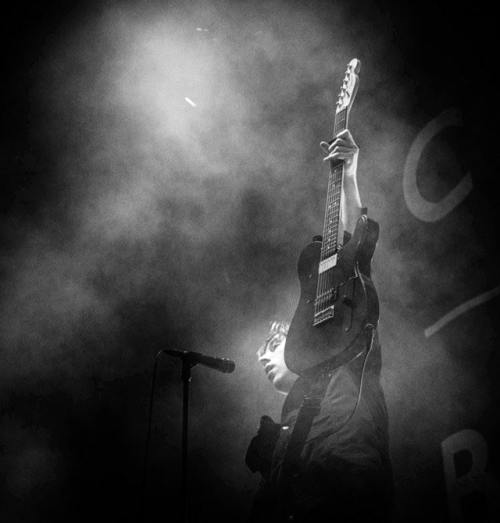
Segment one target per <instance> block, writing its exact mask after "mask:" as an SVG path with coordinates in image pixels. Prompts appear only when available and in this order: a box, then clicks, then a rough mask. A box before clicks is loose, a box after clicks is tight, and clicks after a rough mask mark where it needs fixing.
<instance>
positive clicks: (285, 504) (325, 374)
mask: <svg viewBox="0 0 500 523" xmlns="http://www.w3.org/2000/svg"><path fill="white" fill-rule="evenodd" d="M375 332H376V330H375V327H374V326H373V325H367V326H366V327H365V336H366V338H365V339H366V349H367V352H366V356H365V363H364V364H363V369H362V371H361V378H360V383H359V390H358V398H357V400H356V404H355V406H354V408H353V411H352V412H351V414H350V415H349V417H348V419H347V420H346V421H345V422H344V425H345V423H347V422H348V421H349V420H350V419H351V417H352V416H353V414H354V412H355V411H356V408H357V406H358V404H359V401H360V399H361V387H362V384H363V372H364V367H365V364H366V360H367V359H368V355H369V354H370V351H371V349H372V346H373V342H374V339H375ZM337 367H338V366H337V365H335V368H337ZM332 371H333V369H332V368H330V367H329V365H328V362H326V364H325V365H324V366H323V367H322V368H321V369H320V370H319V371H318V373H317V374H316V375H315V377H314V379H313V380H312V384H311V387H310V390H309V392H308V393H307V394H305V395H304V399H303V400H302V404H301V406H300V408H299V412H298V414H297V420H296V421H295V425H294V427H293V430H292V434H291V435H290V439H289V440H288V444H287V448H286V451H285V455H284V457H283V461H282V464H281V470H280V474H279V478H278V485H279V489H280V490H279V491H280V495H279V499H278V521H288V514H287V510H288V509H289V507H290V506H291V501H292V499H293V491H292V488H291V487H292V481H293V479H294V478H296V477H297V476H298V474H299V471H300V455H301V454H302V450H303V448H304V445H305V442H306V440H307V437H308V435H309V432H310V430H311V427H312V424H313V421H314V418H315V417H316V416H317V415H318V414H319V413H320V410H321V402H322V401H323V399H324V397H325V394H326V391H327V389H328V385H329V384H330V381H331V378H332ZM344 425H342V426H344ZM340 428H341V427H339V429H337V430H340Z"/></svg>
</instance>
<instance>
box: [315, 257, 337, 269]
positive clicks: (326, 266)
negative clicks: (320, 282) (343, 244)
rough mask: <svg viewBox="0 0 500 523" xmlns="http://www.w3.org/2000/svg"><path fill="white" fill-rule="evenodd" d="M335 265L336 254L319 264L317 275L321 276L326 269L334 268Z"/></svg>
mask: <svg viewBox="0 0 500 523" xmlns="http://www.w3.org/2000/svg"><path fill="white" fill-rule="evenodd" d="M336 265H337V254H334V255H332V256H330V257H329V258H327V259H326V260H323V261H320V262H319V269H318V274H321V273H323V272H325V271H327V270H328V269H331V268H332V267H335V266H336Z"/></svg>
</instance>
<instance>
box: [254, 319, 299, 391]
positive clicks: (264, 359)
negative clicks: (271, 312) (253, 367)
mask: <svg viewBox="0 0 500 523" xmlns="http://www.w3.org/2000/svg"><path fill="white" fill-rule="evenodd" d="M288 327H289V324H288V323H282V322H279V321H273V322H272V323H271V329H270V330H269V334H268V336H267V338H266V341H265V343H264V345H262V347H260V348H259V350H258V351H257V356H258V358H259V362H260V363H261V364H262V366H263V367H264V371H265V372H266V375H267V378H268V379H269V381H270V382H271V383H272V384H273V386H274V388H275V389H276V390H277V391H278V392H281V393H283V394H288V392H289V391H290V388H291V387H292V385H293V383H294V381H295V380H296V379H297V375H296V374H294V373H293V372H292V371H290V370H289V369H288V367H287V366H286V364H285V343H286V336H287V334H288Z"/></svg>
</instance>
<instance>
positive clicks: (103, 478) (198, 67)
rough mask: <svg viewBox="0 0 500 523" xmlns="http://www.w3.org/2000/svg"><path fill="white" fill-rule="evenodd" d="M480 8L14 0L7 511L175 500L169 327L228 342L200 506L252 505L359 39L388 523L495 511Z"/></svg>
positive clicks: (6, 150) (25, 514)
mask: <svg viewBox="0 0 500 523" xmlns="http://www.w3.org/2000/svg"><path fill="white" fill-rule="evenodd" d="M473 7H474V6H469V8H467V9H466V8H465V7H461V6H459V5H457V4H456V2H444V1H443V0H437V1H436V0H435V1H433V2H431V1H429V0H421V1H420V2H414V3H409V2H395V1H390V0H378V1H376V0H351V1H349V2H346V1H310V2H296V1H285V0H269V1H260V0H254V1H243V0H240V1H235V0H232V1H229V0H209V1H201V0H200V1H195V0H192V1H184V2H181V1H163V2H160V1H153V0H150V1H146V0H137V1H122V0H116V1H111V0H108V1H87V2H84V1H80V2H77V1H74V0H73V1H68V0H65V1H64V2H62V1H61V2H50V3H49V2H43V1H39V2H36V3H35V4H33V5H31V4H30V3H28V2H27V1H25V0H18V1H17V2H16V3H15V4H14V5H13V6H11V7H9V8H6V12H5V13H4V14H3V16H2V19H1V24H2V30H1V31H0V34H1V35H2V45H1V50H2V66H3V67H2V68H3V71H4V75H3V81H2V93H3V95H2V98H1V100H2V139H1V167H2V191H1V211H2V214H1V219H0V235H1V239H2V243H1V258H0V260H1V262H0V263H1V289H2V291H1V296H0V309H1V316H0V342H1V345H2V351H1V361H0V383H1V394H0V420H1V421H0V423H1V425H0V442H1V446H2V454H1V456H0V467H1V471H2V474H1V477H0V481H1V484H2V488H1V491H2V494H1V497H2V499H1V504H0V507H1V508H0V512H1V518H2V522H6V523H7V522H16V523H18V522H27V523H31V522H37V523H38V522H45V521H50V522H55V521H64V522H68V521H71V522H80V521H81V522H88V521H118V520H119V521H123V522H126V521H176V518H177V517H178V510H179V496H180V484H181V479H180V478H181V476H180V471H181V429H182V426H181V420H182V382H181V364H180V361H179V360H177V359H173V358H171V357H169V356H167V355H164V356H162V357H160V358H159V360H158V366H157V372H156V382H155V387H154V389H153V396H152V403H151V390H152V378H153V371H154V365H155V361H157V360H156V355H157V353H158V351H160V350H161V349H164V348H174V349H178V350H190V351H197V352H201V353H203V354H207V355H211V356H218V357H225V358H229V359H231V360H233V361H234V362H235V364H236V370H235V371H234V372H233V373H231V374H222V373H219V372H216V371H214V370H213V369H209V368H206V367H201V366H198V367H195V368H194V369H193V371H192V380H191V385H190V389H191V390H190V409H189V430H190V438H189V445H190V447H189V496H190V497H189V501H190V503H189V506H190V516H191V521H192V522H204V521H213V520H215V519H217V520H218V521H221V522H222V521H228V522H229V521H230V522H234V521H244V517H245V515H246V514H247V512H248V509H249V507H250V504H251V502H252V498H253V495H254V493H255V491H256V489H257V487H258V483H259V479H258V477H257V476H254V475H253V474H252V473H251V472H250V471H249V470H248V469H247V468H246V466H245V464H244V454H245V450H246V447H247V445H248V443H249V441H250V439H251V437H252V436H253V435H254V433H255V431H256V428H257V425H258V421H259V418H260V416H261V415H263V414H268V415H270V416H272V417H273V418H274V419H278V418H279V413H280V409H281V405H282V402H283V399H284V397H283V396H280V395H279V394H277V393H275V392H274V390H273V388H272V386H271V384H270V383H269V382H268V381H267V380H266V378H265V375H264V373H263V370H262V368H261V366H260V365H259V364H258V362H257V358H256V351H257V349H258V347H259V346H260V344H261V343H262V340H263V338H264V337H265V335H266V332H267V329H268V326H269V322H270V321H271V320H273V319H285V320H290V319H291V317H292V316H293V312H294V309H295V305H296V301H297V298H298V292H299V287H298V280H297V275H296V264H297V259H298V256H299V254H300V252H301V250H302V248H303V247H304V246H305V245H306V244H307V243H309V242H310V241H311V239H312V237H313V236H314V235H315V234H321V230H322V222H323V212H324V205H325V196H326V181H327V174H328V173H327V168H326V166H325V164H324V163H323V162H322V157H323V155H322V151H321V149H320V147H319V142H320V141H321V140H325V139H326V140H328V139H330V138H331V136H332V130H333V115H334V108H335V101H336V98H337V94H338V91H339V87H340V83H341V81H342V78H343V75H344V72H345V70H346V67H347V64H348V62H349V61H350V60H351V59H352V58H358V59H359V60H361V71H360V87H359V91H358V95H357V98H356V102H355V104H354V107H353V110H352V113H351V119H350V126H349V127H350V130H351V132H352V134H353V136H354V138H355V140H356V141H357V143H358V144H359V146H360V149H361V150H360V160H359V172H358V178H359V187H360V192H361V196H362V200H363V203H364V205H365V206H367V207H368V209H369V215H370V216H371V217H372V218H373V219H375V220H376V221H378V222H379V224H380V229H381V236H380V239H379V242H378V245H377V249H376V252H375V256H374V259H373V279H374V282H375V286H376V288H377V292H378V295H379V299H380V303H381V319H380V327H379V330H380V339H381V343H382V347H383V374H382V383H383V387H384V390H385V393H386V396H387V402H388V408H389V414H390V437H391V457H392V461H393V466H394V472H395V481H396V508H395V514H394V520H395V521H397V522H400V521H401V522H403V521H404V522H411V521H415V522H416V521H424V520H425V521H429V522H430V521H460V522H461V521H482V520H484V521H486V520H487V519H488V517H490V518H492V517H493V515H494V514H497V512H495V511H497V510H498V509H497V508H496V506H495V501H496V500H497V499H498V493H500V489H499V486H498V482H497V479H496V478H498V475H499V466H500V465H499V456H498V446H497V445H496V444H495V442H496V441H497V440H498V436H499V434H498V427H497V412H498V378H499V370H500V369H499V360H498V352H497V350H496V349H497V344H498V328H497V326H498V321H499V317H498V294H499V290H500V282H499V277H498V275H497V272H496V269H497V267H498V266H499V259H498V253H497V250H498V239H497V237H498V234H497V223H498V217H497V207H496V205H498V204H497V202H496V198H498V196H499V191H498V183H497V177H498V154H497V149H498V139H497V137H498V130H497V116H498V102H497V99H496V93H497V87H498V84H497V79H496V76H497V67H496V56H495V54H494V51H495V48H494V46H493V42H494V41H495V38H496V34H495V31H496V27H495V25H494V16H493V13H492V12H490V11H488V9H487V8H485V7H481V9H477V10H476V9H472V8H473ZM150 407H152V418H151V431H150V434H149V451H148V456H147V464H146V468H145V473H144V459H145V450H146V442H147V436H148V414H149V412H150ZM143 486H144V489H143ZM142 492H144V496H142ZM141 499H142V503H141ZM141 505H142V513H141V512H140V511H141Z"/></svg>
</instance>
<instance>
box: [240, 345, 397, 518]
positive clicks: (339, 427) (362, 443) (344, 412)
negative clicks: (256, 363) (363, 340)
mask: <svg viewBox="0 0 500 523" xmlns="http://www.w3.org/2000/svg"><path fill="white" fill-rule="evenodd" d="M365 360H366V361H365ZM380 369H381V354H380V344H379V343H378V338H377V337H376V338H375V342H374V344H373V346H372V348H371V350H370V352H369V354H368V356H367V357H366V351H365V352H363V353H362V354H361V355H360V356H358V357H357V358H355V359H354V360H352V361H351V362H349V363H348V364H346V365H344V366H342V367H339V368H337V369H335V370H334V371H333V372H332V376H331V378H330V379H329V382H328V387H327V389H326V393H325V396H324V399H323V401H322V402H321V408H320V412H319V414H318V415H317V416H316V417H315V418H314V420H313V422H312V425H311V428H310V431H309V433H308V436H307V439H306V441H305V444H304V446H303V448H302V451H301V454H300V462H299V466H298V470H297V472H298V473H297V474H296V475H294V478H293V480H292V482H291V488H290V489H289V492H288V493H287V497H286V498H285V499H286V501H285V505H286V511H287V515H286V518H285V520H287V521H293V522H295V523H299V522H313V523H319V522H326V521H342V522H348V521H349V522H353V521H363V520H368V518H369V520H370V521H372V522H374V521H389V515H390V508H391V505H392V489H393V484H392V471H391V465H390V460H389V442H388V417H387V408H386V403H385V398H384V393H383V391H382V388H381V385H380ZM312 382H313V380H311V379H306V378H303V377H299V378H298V379H297V381H296V382H295V384H294V385H293V387H292V390H291V391H290V393H289V394H288V396H287V398H286V400H285V403H284V405H283V409H282V417H281V423H280V424H275V423H274V422H273V421H272V420H271V419H270V418H268V417H264V418H262V420H261V427H260V430H259V434H258V435H257V436H256V437H255V438H254V439H253V440H252V442H251V444H250V447H249V450H248V452H247V458H246V461H247V464H248V465H249V467H250V468H251V469H252V470H253V471H254V472H255V471H260V473H261V475H262V483H261V487H260V489H259V491H258V493H257V495H256V497H255V501H254V504H253V507H252V510H251V514H250V518H249V522H251V523H253V522H257V521H258V522H259V523H265V522H276V521H277V516H276V510H277V505H278V500H282V499H283V497H282V495H283V492H282V490H281V489H280V486H281V485H280V483H281V480H280V469H281V464H282V460H283V456H284V454H285V451H286V448H287V443H288V441H289V439H290V434H291V433H292V430H293V428H294V425H295V421H296V419H297V414H298V412H299V408H300V406H301V404H302V401H303V398H304V395H305V394H307V393H308V392H309V391H310V388H311V385H312ZM360 385H361V395H360V394H359V392H360ZM259 449H260V450H259ZM258 463H260V464H261V465H262V464H264V463H266V465H262V467H261V466H260V465H258Z"/></svg>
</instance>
